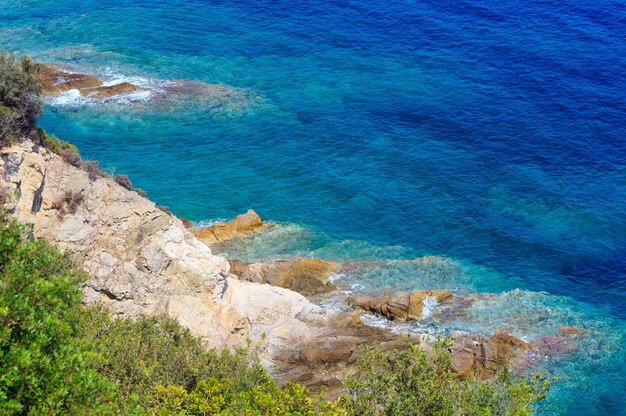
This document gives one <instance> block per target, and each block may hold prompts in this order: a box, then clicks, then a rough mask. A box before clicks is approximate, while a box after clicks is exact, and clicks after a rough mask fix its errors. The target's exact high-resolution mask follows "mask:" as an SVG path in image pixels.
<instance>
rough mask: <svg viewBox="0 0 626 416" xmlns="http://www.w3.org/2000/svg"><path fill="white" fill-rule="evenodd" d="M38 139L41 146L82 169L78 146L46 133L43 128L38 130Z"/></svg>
mask: <svg viewBox="0 0 626 416" xmlns="http://www.w3.org/2000/svg"><path fill="white" fill-rule="evenodd" d="M37 137H38V138H39V144H40V145H42V146H43V147H45V148H47V149H49V150H50V151H51V152H53V153H56V154H57V155H59V156H61V157H62V158H63V159H64V160H65V161H66V162H67V163H69V164H71V165H74V166H76V167H78V168H82V160H81V158H80V154H79V153H78V149H77V148H76V146H74V145H73V144H71V143H69V142H66V141H63V140H61V139H59V138H58V137H56V136H53V135H51V134H48V133H46V131H45V130H44V129H42V128H41V127H39V128H37Z"/></svg>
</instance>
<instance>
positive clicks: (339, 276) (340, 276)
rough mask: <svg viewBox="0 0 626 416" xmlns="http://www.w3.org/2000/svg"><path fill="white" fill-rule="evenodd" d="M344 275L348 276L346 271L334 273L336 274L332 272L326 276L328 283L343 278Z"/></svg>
mask: <svg viewBox="0 0 626 416" xmlns="http://www.w3.org/2000/svg"><path fill="white" fill-rule="evenodd" d="M346 277H348V275H347V274H346V273H336V274H333V275H332V276H330V277H329V278H328V281H329V282H330V283H335V282H337V281H339V280H343V279H345V278H346Z"/></svg>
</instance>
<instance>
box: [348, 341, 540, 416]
mask: <svg viewBox="0 0 626 416" xmlns="http://www.w3.org/2000/svg"><path fill="white" fill-rule="evenodd" d="M450 346H451V345H450V341H449V340H448V339H440V340H438V342H437V343H436V344H435V345H434V349H433V351H432V353H431V354H427V353H426V352H425V351H424V350H422V349H421V348H420V347H419V346H416V345H411V344H407V348H406V350H404V351H394V353H393V354H392V355H391V356H388V355H386V354H384V353H382V352H381V351H379V350H376V349H374V348H366V349H365V350H364V354H363V356H362V357H361V358H360V359H359V361H358V370H357V373H356V374H355V375H354V376H353V377H350V378H349V379H348V380H347V381H346V385H347V387H348V391H349V395H347V396H345V397H344V398H342V399H341V400H342V403H341V404H342V406H343V407H344V408H345V409H346V410H347V411H348V412H349V414H352V415H441V416H444V415H467V416H470V415H476V416H479V415H480V416H490V415H494V416H495V415H517V416H524V415H532V414H533V413H534V410H535V409H534V404H535V403H536V402H537V401H539V400H542V399H543V398H544V397H545V393H546V391H547V389H548V388H549V383H548V382H547V381H545V380H544V379H543V378H541V377H538V376H533V377H532V378H531V379H530V381H528V382H527V381H526V379H524V378H522V377H519V376H513V375H511V374H510V373H508V372H504V373H502V374H501V376H500V377H499V378H498V379H497V380H494V381H480V380H478V379H477V378H476V377H468V378H467V379H465V380H461V379H459V377H458V376H457V375H456V374H454V373H453V372H452V370H451V360H450V353H449V352H448V351H449V347H450Z"/></svg>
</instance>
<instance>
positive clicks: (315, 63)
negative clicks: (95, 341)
mask: <svg viewBox="0 0 626 416" xmlns="http://www.w3.org/2000/svg"><path fill="white" fill-rule="evenodd" d="M625 39H626V6H625V5H624V3H622V2H619V1H613V0H599V1H596V2H583V1H579V0H565V1H560V2H549V1H535V0H531V1H519V0H511V1H508V2H502V1H495V0H467V1H448V0H443V1H441V0H438V1H433V0H424V1H421V2H415V1H402V2H400V1H378V0H368V1H366V0H353V1H343V2H336V1H306V2H293V1H291V2H283V1H271V2H270V1H262V0H258V1H239V2H225V1H209V0H203V1H200V0H195V1H194V0H188V1H182V0H161V1H157V0H144V1H139V0H134V1H133V0H111V1H107V2H105V1H95V0H83V1H80V2H78V1H69V0H56V1H47V0H39V1H28V0H21V1H15V0H12V1H6V0H0V47H3V48H5V49H7V50H9V51H12V52H18V53H27V54H29V55H31V56H33V57H34V58H36V59H38V60H41V61H46V62H54V63H63V64H69V65H74V66H76V67H77V68H80V69H81V70H83V71H88V72H93V73H96V74H99V75H101V76H104V77H106V78H107V79H128V80H131V81H134V82H137V83H140V84H142V85H159V83H162V82H164V81H166V80H172V79H184V80H199V81H203V82H207V83H211V84H219V85H221V86H222V88H223V91H226V93H224V94H218V95H216V96H209V97H205V99H202V100H180V101H176V102H167V103H163V104H161V105H153V104H149V103H128V102H127V101H125V100H120V101H114V102H109V103H106V104H96V103H92V102H84V101H81V100H76V97H71V96H68V97H63V98H62V99H60V100H59V99H57V100H51V101H50V102H49V103H48V104H49V105H48V106H47V108H46V114H45V116H44V117H43V120H42V122H41V124H42V125H43V127H44V128H46V129H47V130H49V131H51V132H53V133H55V134H57V135H59V136H60V137H62V138H64V139H66V140H69V141H71V142H73V143H75V144H76V145H77V146H78V147H79V149H80V150H81V153H82V154H83V156H84V157H86V158H95V159H98V160H100V161H101V164H102V165H103V166H104V167H106V168H107V169H109V170H111V171H116V172H124V173H127V174H128V175H129V176H130V177H131V179H132V180H133V183H134V184H135V185H136V186H138V187H140V188H143V189H144V190H146V191H147V192H148V193H149V195H150V196H151V197H152V199H154V200H155V201H157V202H158V203H159V204H162V205H168V206H169V207H170V208H171V209H172V211H173V212H175V213H176V214H178V215H181V216H184V217H187V218H189V219H192V220H195V221H201V220H213V219H218V218H229V217H232V216H234V215H236V214H239V213H241V212H243V211H245V210H246V209H248V208H254V209H255V210H257V211H258V212H259V213H260V214H261V216H262V217H263V218H265V219H268V220H271V221H275V222H277V223H280V224H282V226H281V227H278V228H276V229H275V230H274V231H272V232H271V233H269V234H267V235H264V236H259V237H257V238H254V239H251V240H249V241H246V242H245V243H244V244H241V245H239V246H238V247H235V246H231V247H228V246H225V247H222V248H221V250H222V251H223V252H224V253H226V254H229V255H233V256H238V257H241V258H244V259H248V260H255V259H257V260H267V259H272V258H279V257H286V256H292V255H296V254H298V255H315V256H320V257H324V258H328V259H333V260H346V261H354V260H363V261H365V260H367V261H374V260H375V261H376V262H374V263H370V264H369V265H368V266H367V267H364V268H362V269H359V270H357V271H356V272H355V273H353V274H352V275H348V276H345V277H344V278H345V279H347V280H348V282H349V284H350V285H352V286H353V287H355V288H357V289H367V290H380V289H412V288H418V287H435V285H436V287H437V288H451V289H454V290H456V291H457V293H471V292H475V291H481V292H491V293H498V294H500V296H498V297H496V298H494V299H493V300H491V301H488V302H487V301H486V302H484V303H481V304H478V305H476V306H475V307H474V308H472V310H471V314H470V316H468V317H467V318H465V319H463V320H460V321H458V322H448V323H445V325H444V324H442V326H444V327H445V329H455V328H456V329H473V330H479V331H482V332H486V333H490V332H492V331H493V330H495V329H497V328H499V327H503V326H506V327H509V328H511V330H512V332H513V333H514V334H516V335H518V336H521V337H524V338H526V339H532V338H534V337H536V336H541V335H549V334H553V333H554V331H555V330H556V329H557V328H558V326H559V325H563V324H569V325H577V326H581V327H584V328H587V329H589V330H590V331H591V334H592V336H590V337H588V338H586V339H584V340H583V341H581V343H582V348H581V349H580V350H579V351H578V352H577V353H575V354H574V355H573V356H570V357H568V358H561V359H558V360H553V361H550V362H544V363H543V364H542V366H541V367H540V369H541V370H542V371H546V372H548V373H549V374H553V375H558V376H559V377H561V381H559V382H558V383H556V385H555V388H554V389H553V391H552V393H551V395H550V397H549V399H548V401H547V402H546V403H544V405H543V410H544V411H545V413H547V414H563V415H565V414H567V415H591V414H620V413H623V412H624V408H626V399H625V398H624V394H623V392H624V391H626V369H625V368H624V362H626V352H625V350H624V347H623V344H624V338H625V334H626V325H625V319H626V297H625V295H624V293H625V290H626V276H625V275H626V260H625V259H626V121H624V116H625V114H626V97H625V91H626V78H625V75H624V74H625V70H626V40H625ZM424 255H434V256H439V257H441V258H443V260H442V263H441V265H440V266H437V267H431V268H427V269H426V270H425V269H424V267H423V265H422V264H421V263H420V262H419V261H417V262H416V261H415V260H414V259H415V258H417V257H419V256H424ZM517 289H519V290H517Z"/></svg>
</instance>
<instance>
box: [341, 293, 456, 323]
mask: <svg viewBox="0 0 626 416" xmlns="http://www.w3.org/2000/svg"><path fill="white" fill-rule="evenodd" d="M451 299H452V293H451V292H448V291H447V290H416V291H414V292H398V293H393V294H391V295H388V296H384V297H371V296H366V295H365V296H356V297H353V298H350V299H348V303H349V304H350V305H351V306H352V307H355V308H359V309H363V310H364V311H367V312H372V313H375V314H377V315H381V316H384V317H385V318H387V319H390V320H394V321H419V320H422V319H423V313H424V302H426V301H428V300H435V301H436V302H438V303H442V302H446V301H449V300H451Z"/></svg>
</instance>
